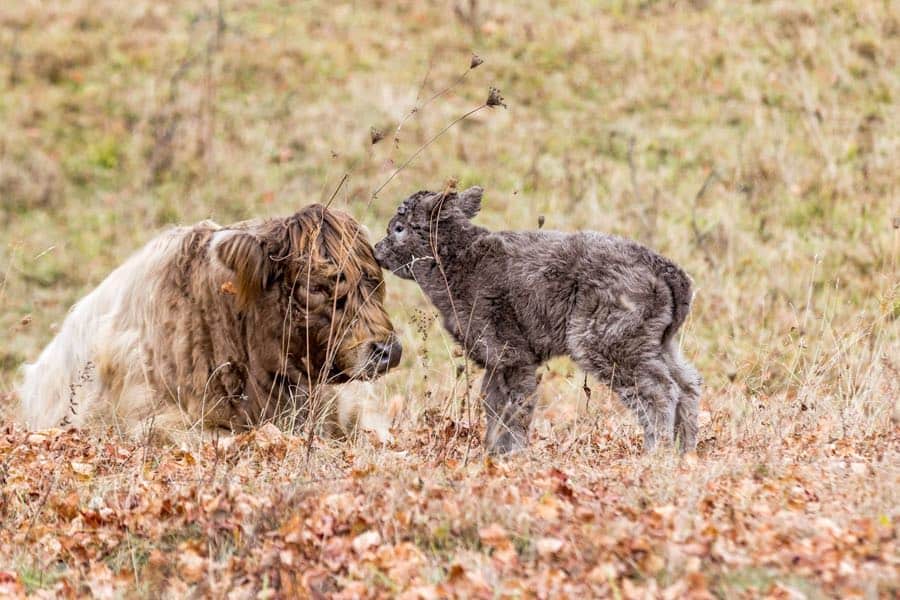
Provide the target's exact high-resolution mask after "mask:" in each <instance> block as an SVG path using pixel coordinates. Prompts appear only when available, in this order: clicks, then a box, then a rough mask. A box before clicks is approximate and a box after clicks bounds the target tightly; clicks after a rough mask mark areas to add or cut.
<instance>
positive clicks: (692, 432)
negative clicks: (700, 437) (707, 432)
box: [664, 348, 703, 452]
mask: <svg viewBox="0 0 900 600" xmlns="http://www.w3.org/2000/svg"><path fill="white" fill-rule="evenodd" d="M664 356H665V359H666V364H667V365H668V366H669V372H670V373H671V374H672V378H673V379H674V380H675V382H676V383H677V384H678V388H679V395H678V396H679V397H678V406H677V407H676V408H675V435H676V436H677V437H678V439H679V440H680V441H681V451H682V452H691V451H693V450H694V449H696V447H697V431H698V426H697V412H698V411H699V405H700V387H701V386H702V385H703V379H702V378H701V377H700V374H699V373H697V370H696V369H695V368H694V367H693V365H691V364H690V363H689V362H687V361H686V360H685V359H684V358H683V357H682V356H681V353H680V352H678V349H677V348H672V349H667V351H666V353H665V355H664Z"/></svg>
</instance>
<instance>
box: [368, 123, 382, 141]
mask: <svg viewBox="0 0 900 600" xmlns="http://www.w3.org/2000/svg"><path fill="white" fill-rule="evenodd" d="M369 137H370V138H371V139H372V144H377V143H378V142H380V141H381V140H383V139H384V132H383V131H382V130H380V129H376V128H375V127H372V128H371V129H370V130H369Z"/></svg>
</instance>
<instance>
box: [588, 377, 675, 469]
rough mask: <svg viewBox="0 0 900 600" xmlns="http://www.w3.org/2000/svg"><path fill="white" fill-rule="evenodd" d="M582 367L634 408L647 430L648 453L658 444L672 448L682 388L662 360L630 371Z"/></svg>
mask: <svg viewBox="0 0 900 600" xmlns="http://www.w3.org/2000/svg"><path fill="white" fill-rule="evenodd" d="M581 367H582V368H583V369H585V370H586V371H588V372H589V373H591V374H592V375H594V376H595V377H597V379H599V380H600V381H601V382H604V383H607V384H609V385H610V387H612V389H613V391H614V392H616V394H618V395H619V399H620V400H621V401H622V404H624V405H625V406H627V407H628V408H629V409H631V411H632V412H633V413H634V415H635V417H636V418H637V420H638V423H640V425H641V428H642V429H643V430H644V450H646V451H648V452H649V451H651V450H653V449H654V448H655V447H656V445H657V444H658V443H662V444H663V445H666V446H671V445H672V441H673V436H674V431H675V411H676V407H677V405H678V393H679V388H678V385H677V384H676V382H675V381H674V380H673V379H672V377H671V376H670V374H669V369H668V368H667V366H666V364H665V363H664V362H663V361H662V360H657V359H648V360H642V361H641V362H639V363H638V364H637V365H636V366H634V367H628V368H625V367H622V366H619V365H616V367H615V368H614V367H613V366H611V365H608V364H606V363H602V364H599V363H597V362H596V361H592V362H590V363H587V364H584V363H581Z"/></svg>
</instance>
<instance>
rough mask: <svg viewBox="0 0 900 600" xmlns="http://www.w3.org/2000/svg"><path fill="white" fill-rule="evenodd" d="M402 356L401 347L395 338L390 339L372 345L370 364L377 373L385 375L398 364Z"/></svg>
mask: <svg viewBox="0 0 900 600" xmlns="http://www.w3.org/2000/svg"><path fill="white" fill-rule="evenodd" d="M402 355H403V346H402V345H401V344H400V340H398V339H397V338H391V339H390V340H389V341H387V342H374V343H373V344H372V353H371V356H372V362H373V363H374V364H375V368H376V370H377V371H378V372H379V373H387V372H388V371H389V370H391V369H393V368H394V367H396V366H397V365H398V364H400V357H401V356H402Z"/></svg>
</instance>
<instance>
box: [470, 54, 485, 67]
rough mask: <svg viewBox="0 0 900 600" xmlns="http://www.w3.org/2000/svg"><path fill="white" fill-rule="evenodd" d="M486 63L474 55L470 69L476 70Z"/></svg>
mask: <svg viewBox="0 0 900 600" xmlns="http://www.w3.org/2000/svg"><path fill="white" fill-rule="evenodd" d="M482 63H484V59H483V58H481V57H480V56H478V55H477V54H474V53H473V54H472V62H470V63H469V68H470V69H474V68H475V67H477V66H478V65H480V64H482Z"/></svg>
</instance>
